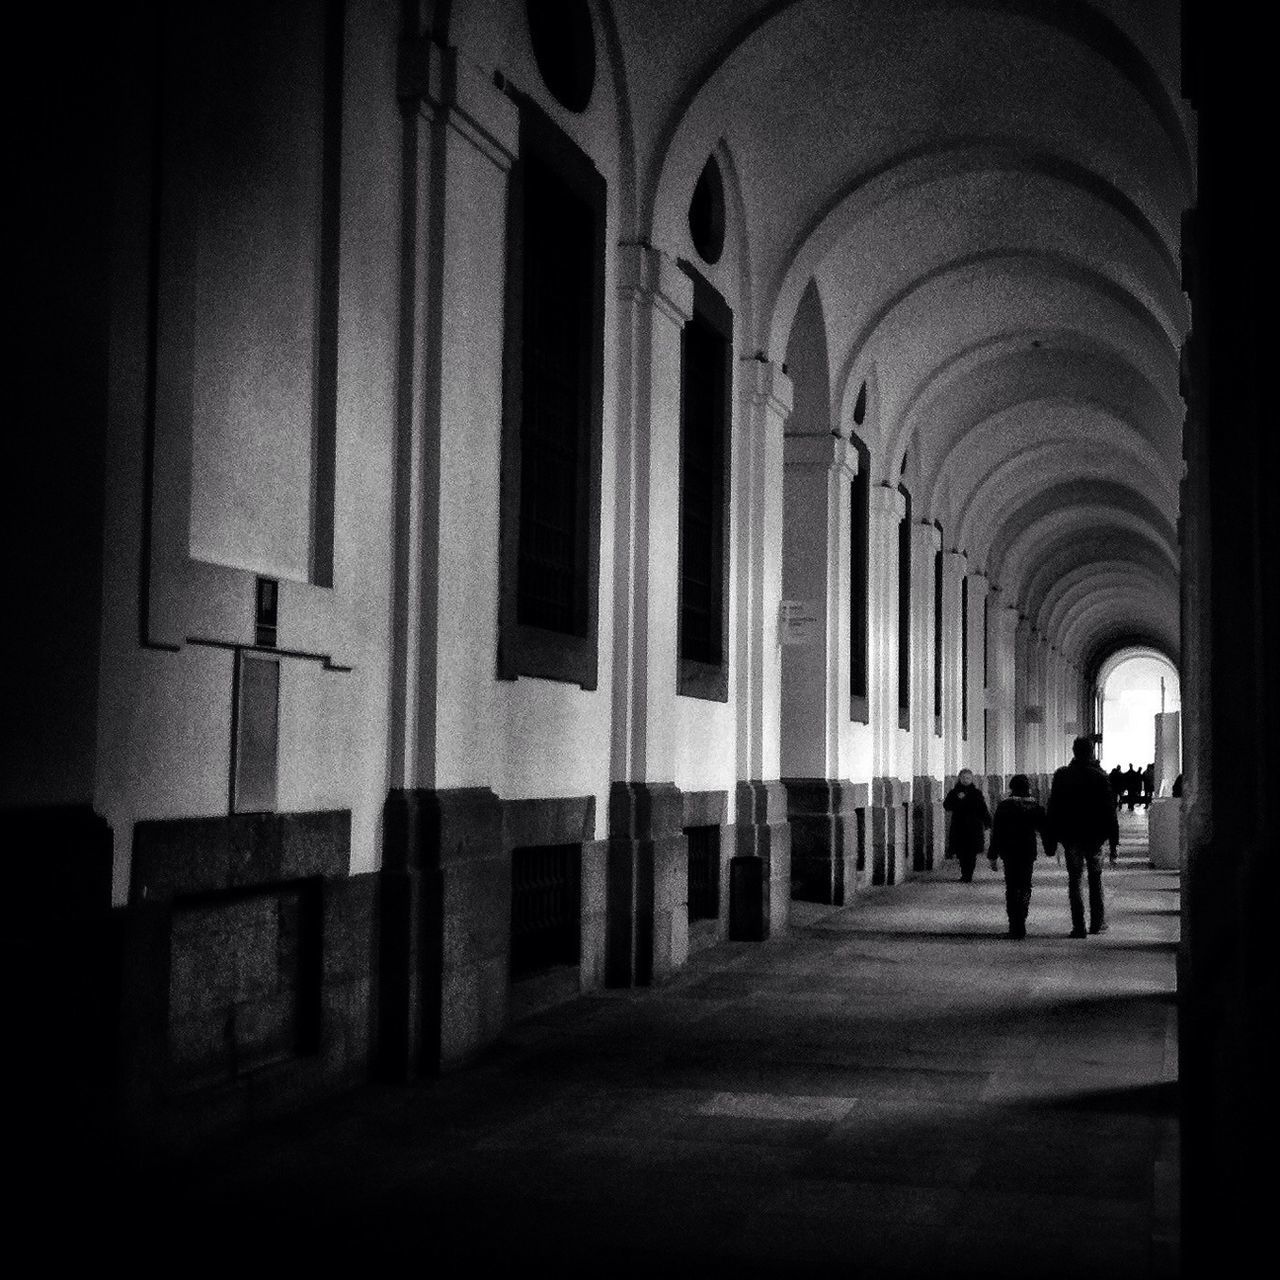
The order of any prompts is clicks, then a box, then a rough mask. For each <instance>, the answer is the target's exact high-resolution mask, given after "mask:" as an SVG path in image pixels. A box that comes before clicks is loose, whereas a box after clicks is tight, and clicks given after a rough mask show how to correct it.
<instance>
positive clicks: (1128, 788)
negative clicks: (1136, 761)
mask: <svg viewBox="0 0 1280 1280" xmlns="http://www.w3.org/2000/svg"><path fill="white" fill-rule="evenodd" d="M1141 788H1142V774H1140V773H1139V772H1138V771H1137V769H1135V768H1134V767H1133V764H1132V762H1130V764H1129V767H1128V768H1127V769H1126V770H1125V771H1124V798H1125V802H1126V803H1127V804H1128V806H1129V812H1130V813H1132V812H1133V806H1134V805H1135V804H1137V803H1138V792H1139V791H1140V790H1141Z"/></svg>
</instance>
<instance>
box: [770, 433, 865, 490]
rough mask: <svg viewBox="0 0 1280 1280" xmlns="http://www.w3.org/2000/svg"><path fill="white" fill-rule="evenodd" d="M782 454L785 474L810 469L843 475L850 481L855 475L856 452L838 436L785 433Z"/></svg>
mask: <svg viewBox="0 0 1280 1280" xmlns="http://www.w3.org/2000/svg"><path fill="white" fill-rule="evenodd" d="M782 450H783V452H782V459H783V465H784V466H786V468H787V469H788V470H796V469H802V468H809V467H812V468H815V469H824V470H828V471H832V472H837V473H842V474H843V475H845V476H846V477H847V478H848V479H850V480H852V479H853V477H854V476H855V475H856V474H857V465H858V452H857V450H856V449H854V448H853V447H852V446H851V445H850V444H849V442H848V441H847V440H843V439H841V438H840V437H839V436H835V435H818V434H816V433H814V432H798V433H797V434H795V435H791V434H789V433H788V434H787V435H785V436H784V437H783V445H782Z"/></svg>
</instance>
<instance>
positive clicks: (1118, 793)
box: [1107, 765, 1124, 809]
mask: <svg viewBox="0 0 1280 1280" xmlns="http://www.w3.org/2000/svg"><path fill="white" fill-rule="evenodd" d="M1107 781H1108V782H1109V783H1110V784H1111V794H1112V796H1113V797H1115V806H1116V808H1117V809H1118V808H1119V807H1120V802H1121V800H1123V799H1124V770H1123V769H1121V768H1120V766H1119V765H1116V766H1115V768H1113V769H1112V770H1111V772H1110V773H1109V774H1107Z"/></svg>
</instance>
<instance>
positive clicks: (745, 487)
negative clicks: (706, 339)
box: [729, 356, 792, 939]
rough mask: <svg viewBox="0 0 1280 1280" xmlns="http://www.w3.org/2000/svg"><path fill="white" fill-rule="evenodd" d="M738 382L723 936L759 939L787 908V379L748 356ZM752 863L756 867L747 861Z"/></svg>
mask: <svg viewBox="0 0 1280 1280" xmlns="http://www.w3.org/2000/svg"><path fill="white" fill-rule="evenodd" d="M740 373H741V375H742V382H743V385H744V394H745V397H746V404H745V412H746V415H747V423H746V432H745V434H746V439H745V440H744V442H743V443H744V445H745V448H744V449H743V450H742V451H741V452H740V454H739V457H740V458H741V459H742V460H743V464H744V470H745V473H746V474H745V475H744V477H743V479H742V481H741V482H740V483H739V490H738V492H739V495H740V498H739V501H740V506H739V514H738V526H739V529H740V530H741V536H740V537H739V541H738V547H739V556H738V565H737V590H736V592H735V596H736V604H737V608H738V626H737V653H738V655H739V664H740V665H739V673H738V787H737V793H738V794H737V854H736V856H735V857H734V858H733V859H732V860H731V862H730V864H729V874H730V898H729V936H730V937H731V938H740V939H752V938H757V937H759V938H766V937H768V936H769V935H770V933H777V932H779V931H781V930H783V929H785V928H786V923H787V915H788V912H789V910H790V901H791V832H790V827H789V826H788V823H787V798H786V791H785V789H784V788H783V786H782V783H781V781H780V780H779V751H780V707H781V698H782V654H781V651H780V648H779V645H778V630H777V628H778V609H779V604H780V602H781V600H782V556H783V501H784V497H783V484H784V479H783V432H784V428H785V425H786V421H787V418H788V417H789V416H790V413H791V403H792V391H791V380H790V379H789V378H788V377H787V375H786V374H785V373H783V372H782V370H781V369H780V368H779V367H778V366H777V365H775V364H773V363H772V362H771V361H768V360H764V359H761V358H758V357H755V356H752V357H750V358H748V359H746V360H743V361H742V362H741V365H740ZM751 859H758V860H759V863H758V864H757V863H755V862H752V861H750V860H751Z"/></svg>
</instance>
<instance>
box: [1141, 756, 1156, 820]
mask: <svg viewBox="0 0 1280 1280" xmlns="http://www.w3.org/2000/svg"><path fill="white" fill-rule="evenodd" d="M1155 792H1156V766H1155V761H1152V762H1151V763H1150V764H1149V765H1147V767H1146V768H1145V769H1143V771H1142V803H1143V806H1144V807H1145V808H1146V809H1147V811H1148V812H1150V811H1151V797H1152V796H1154V795H1155Z"/></svg>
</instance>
